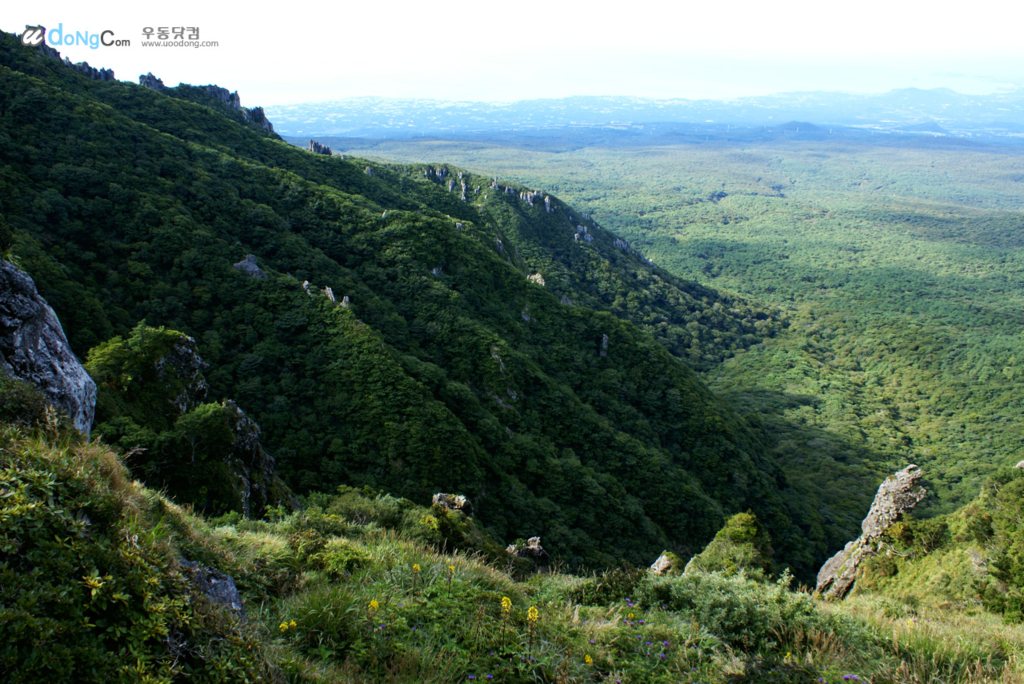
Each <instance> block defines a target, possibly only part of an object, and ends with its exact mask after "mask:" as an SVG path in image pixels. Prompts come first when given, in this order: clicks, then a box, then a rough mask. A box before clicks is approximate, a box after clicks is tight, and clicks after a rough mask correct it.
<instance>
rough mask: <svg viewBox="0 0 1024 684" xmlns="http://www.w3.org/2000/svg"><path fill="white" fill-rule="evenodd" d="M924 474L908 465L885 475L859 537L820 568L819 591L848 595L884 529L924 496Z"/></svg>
mask: <svg viewBox="0 0 1024 684" xmlns="http://www.w3.org/2000/svg"><path fill="white" fill-rule="evenodd" d="M921 477H922V472H921V470H920V468H918V467H917V466H916V465H909V466H907V467H906V468H904V469H903V470H901V471H899V472H898V473H896V474H894V475H890V476H889V477H888V478H886V480H885V482H883V483H882V484H881V486H880V487H879V488H878V493H877V494H875V500H874V502H873V503H872V504H871V510H869V511H868V515H867V517H866V518H864V522H863V523H861V535H860V537H858V538H857V539H856V540H855V541H852V542H850V543H849V544H847V545H846V547H845V548H844V549H843V550H842V551H840V552H839V553H837V554H836V555H834V556H833V557H832V558H830V559H829V560H828V561H827V562H826V563H825V564H824V565H823V566H821V570H819V571H818V585H817V588H816V591H817V592H818V593H820V594H822V595H824V596H826V597H828V598H835V599H841V598H843V597H844V596H846V594H847V592H849V591H850V589H851V587H853V583H854V582H855V581H856V580H857V569H858V568H859V567H860V564H861V562H862V561H863V560H864V559H865V558H868V557H869V556H872V555H874V554H875V553H877V552H878V550H879V548H880V547H881V544H882V541H881V538H882V535H883V534H884V533H885V531H886V530H887V529H889V527H890V526H891V525H892V524H893V523H895V522H896V521H897V520H899V518H900V516H901V515H903V514H904V513H906V512H907V511H910V510H912V509H913V508H914V507H915V506H916V505H917V504H918V503H919V502H920V501H921V500H922V499H923V498H924V497H925V494H926V493H927V491H926V490H925V489H924V487H921V486H919V485H918V480H920V479H921Z"/></svg>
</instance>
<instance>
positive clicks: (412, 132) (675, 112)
mask: <svg viewBox="0 0 1024 684" xmlns="http://www.w3.org/2000/svg"><path fill="white" fill-rule="evenodd" d="M267 115H268V116H269V117H270V118H272V119H273V121H274V125H275V126H276V130H277V131H278V132H279V133H281V134H282V135H284V136H321V137H323V136H334V137H373V138H379V137H399V138H409V137H417V136H446V137H450V136H456V137H465V136H467V135H474V134H481V133H485V134H493V133H499V132H502V131H512V130H515V131H530V130H546V129H558V128H573V127H575V128H593V127H611V128H613V129H615V128H629V127H636V126H638V125H643V124H653V123H658V124H684V123H685V124H709V125H714V126H722V127H728V126H730V125H733V126H740V127H746V128H752V127H756V128H761V127H765V128H770V127H772V126H773V125H774V126H782V127H784V128H786V129H787V130H788V129H789V127H790V126H793V127H794V128H795V127H797V126H812V125H814V126H819V127H825V126H831V127H837V126H839V127H853V128H861V129H864V128H866V129H871V130H874V131H883V132H891V131H897V130H901V129H902V130H908V129H907V128H906V127H907V126H912V125H917V124H923V123H934V124H936V125H939V126H941V127H943V129H944V130H945V131H946V132H948V133H949V134H950V135H954V136H963V137H969V138H973V137H983V138H1008V137H1011V136H1014V135H1017V134H1018V133H1019V127H1020V126H1021V125H1024V91H1021V90H1017V91H1013V92H1011V93H1001V94H995V95H965V94H962V93H957V92H955V91H953V90H949V89H948V88H935V89H932V90H921V89H918V88H904V89H900V90H893V91H890V92H888V93H884V94H881V95H854V94H849V93H833V92H809V93H783V94H779V95H768V96H761V97H746V98H738V99H734V100H683V99H670V100H656V99H649V98H635V97H569V98H562V99H551V100H522V101H519V102H509V103H494V102H465V101H444V100H423V99H404V100H403V99H385V98H374V97H363V98H352V99H346V100H338V101H334V102H317V103H305V104H296V105H286V106H276V107H268V108H267ZM781 122H789V123H784V124H783V123H781ZM798 122H805V123H803V124H799V123H798ZM1007 141H1009V140H1007Z"/></svg>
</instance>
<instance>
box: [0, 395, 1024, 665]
mask: <svg viewBox="0 0 1024 684" xmlns="http://www.w3.org/2000/svg"><path fill="white" fill-rule="evenodd" d="M43 411H44V413H43V415H42V416H40V419H41V420H42V422H41V423H40V422H37V423H36V424H35V427H29V426H27V425H25V423H24V422H18V423H5V424H4V425H3V426H2V427H0V530H2V537H0V635H2V636H3V639H2V640H0V673H3V676H4V679H5V681H9V682H38V681H49V682H54V683H55V684H56V683H57V682H72V681H74V682H99V681H104V682H110V681H124V682H170V681H196V682H229V681H230V682H237V681H264V682H273V681H278V682H317V681H323V682H410V683H411V682H467V681H481V682H486V681H494V682H563V683H569V682H630V683H638V684H639V683H648V682H666V683H667V682H722V683H725V682H773V681H774V682H822V681H824V682H831V683H834V684H839V683H840V682H848V681H862V682H932V681H944V682H989V681H992V682H994V681H1001V682H1019V681H1021V680H1022V679H1024V660H1022V657H1024V627H1021V626H1020V625H1017V626H1014V625H1009V624H1005V623H1002V622H1001V621H1000V620H999V619H998V618H997V617H996V616H994V615H992V614H990V613H986V612H985V611H983V610H981V609H980V607H979V606H978V605H976V603H968V604H965V605H958V606H953V605H947V606H945V607H940V606H922V605H920V604H917V605H916V606H915V605H912V604H908V603H901V602H898V601H894V600H891V599H880V598H878V597H873V598H872V597H869V596H858V597H855V598H853V599H851V600H848V601H847V602H845V603H842V604H825V603H822V602H819V601H817V600H816V599H815V598H813V597H812V596H811V595H809V594H807V593H802V592H798V591H794V590H793V588H791V587H790V584H791V581H792V580H791V578H790V577H789V575H788V574H783V575H782V576H780V577H777V578H769V577H767V576H766V575H765V574H764V571H763V569H762V568H761V567H757V566H758V564H759V563H760V560H758V557H759V554H760V553H761V552H763V551H764V549H765V546H764V544H763V543H762V542H763V541H764V540H763V539H761V538H760V533H758V532H757V529H755V528H756V527H757V526H756V521H753V522H752V520H751V516H745V517H744V516H742V515H741V516H737V518H736V520H734V521H730V526H728V527H727V528H726V530H723V534H720V535H719V536H718V538H716V540H715V543H713V544H712V545H711V546H709V547H708V549H707V550H706V551H705V552H704V553H703V554H702V555H701V558H700V563H698V564H700V565H703V568H704V569H701V568H689V569H688V570H687V572H686V573H685V574H681V573H679V572H678V568H677V569H676V570H675V571H670V572H669V573H668V574H667V575H666V576H662V577H658V576H655V575H653V574H652V573H650V572H649V571H647V570H631V569H629V568H623V569H617V570H610V571H607V572H604V573H601V574H597V575H589V576H578V575H572V574H567V573H564V572H561V571H558V570H557V569H548V570H547V571H545V572H541V573H539V574H537V573H536V572H535V570H536V568H535V567H533V566H532V563H530V562H528V561H526V560H525V559H522V558H519V559H516V558H513V557H511V556H508V555H507V554H504V553H503V552H502V551H500V550H497V549H496V548H495V546H494V545H493V543H490V542H488V540H486V538H485V537H484V536H483V534H482V533H481V531H480V530H479V529H478V528H477V526H476V524H475V523H474V521H473V520H472V519H471V518H467V517H465V516H464V514H462V513H461V512H458V511H448V510H446V509H443V508H440V507H437V506H435V507H433V508H424V507H420V506H416V505H414V504H413V503H412V502H410V501H407V500H404V499H397V498H394V497H391V496H389V495H386V494H378V493H374V492H371V491H370V490H364V491H359V490H354V489H351V488H343V489H342V490H341V491H340V492H339V493H337V494H333V495H328V494H318V495H315V496H312V497H310V499H309V500H308V501H307V508H306V509H305V510H304V511H301V512H294V513H290V514H288V513H285V512H284V511H272V512H271V514H270V516H269V518H268V519H266V520H246V519H244V518H241V517H240V516H238V515H237V514H232V515H228V516H225V517H221V518H217V519H207V518H203V517H202V516H200V515H197V514H196V513H195V512H194V511H192V510H191V509H188V508H182V507H180V506H178V505H176V504H174V503H172V502H171V501H169V500H168V499H167V498H166V497H164V496H162V495H160V494H158V493H157V492H154V491H153V490H151V489H148V488H146V487H145V486H143V485H142V484H141V483H139V482H137V481H132V480H131V479H130V477H129V475H128V472H127V470H126V469H125V468H124V466H123V465H122V464H121V462H120V460H119V457H118V455H117V454H116V453H114V452H112V451H111V450H109V449H108V448H107V447H105V446H104V445H103V444H101V443H96V442H94V443H92V444H87V443H85V442H84V440H82V439H81V438H80V437H78V436H77V435H76V434H75V433H73V432H68V431H67V430H66V428H65V427H63V426H62V425H61V424H60V422H59V420H58V419H57V418H56V416H55V415H54V414H53V412H52V411H46V410H45V409H44V410H43ZM1022 481H1024V480H1022ZM751 524H754V527H750V525H751ZM748 528H749V529H750V533H744V532H743V530H744V529H748ZM727 530H732V531H727ZM757 549H760V551H757ZM184 559H188V560H192V561H198V562H199V563H201V564H202V565H203V566H205V567H208V568H215V569H217V570H219V571H221V572H223V573H226V574H228V575H230V576H232V577H233V578H234V580H235V582H236V583H237V585H238V587H239V589H240V591H241V596H242V597H243V599H244V609H245V610H246V612H247V613H248V615H247V618H246V619H239V617H238V615H237V614H236V612H235V611H233V610H231V609H229V608H228V607H227V606H225V605H221V604H217V603H214V602H212V601H211V600H209V599H208V598H207V596H206V595H205V594H204V593H203V592H202V591H200V590H199V589H198V588H197V586H196V584H195V583H194V579H193V578H192V575H191V574H190V572H189V570H188V569H187V568H186V566H184V565H183V564H182V561H183V560H184ZM735 559H752V561H753V562H752V563H746V562H744V561H742V560H741V561H740V562H739V564H738V565H736V564H735V562H734V561H735ZM730 565H731V567H729V566H730ZM710 567H719V568H722V569H719V570H714V571H711V570H708V569H706V568H710Z"/></svg>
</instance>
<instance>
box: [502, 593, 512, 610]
mask: <svg viewBox="0 0 1024 684" xmlns="http://www.w3.org/2000/svg"><path fill="white" fill-rule="evenodd" d="M501 609H502V610H503V611H505V612H506V613H511V612H512V599H510V598H509V597H508V596H502V597H501Z"/></svg>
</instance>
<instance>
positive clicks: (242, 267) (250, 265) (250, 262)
mask: <svg viewBox="0 0 1024 684" xmlns="http://www.w3.org/2000/svg"><path fill="white" fill-rule="evenodd" d="M235 268H237V269H238V270H239V271H241V272H242V273H245V274H246V275H251V276H252V277H253V278H259V279H260V280H263V279H265V278H266V277H267V274H266V273H264V272H263V269H262V268H260V267H259V266H258V265H257V264H256V256H255V255H253V254H247V255H245V258H244V259H242V260H241V261H239V262H238V263H237V264H235Z"/></svg>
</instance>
